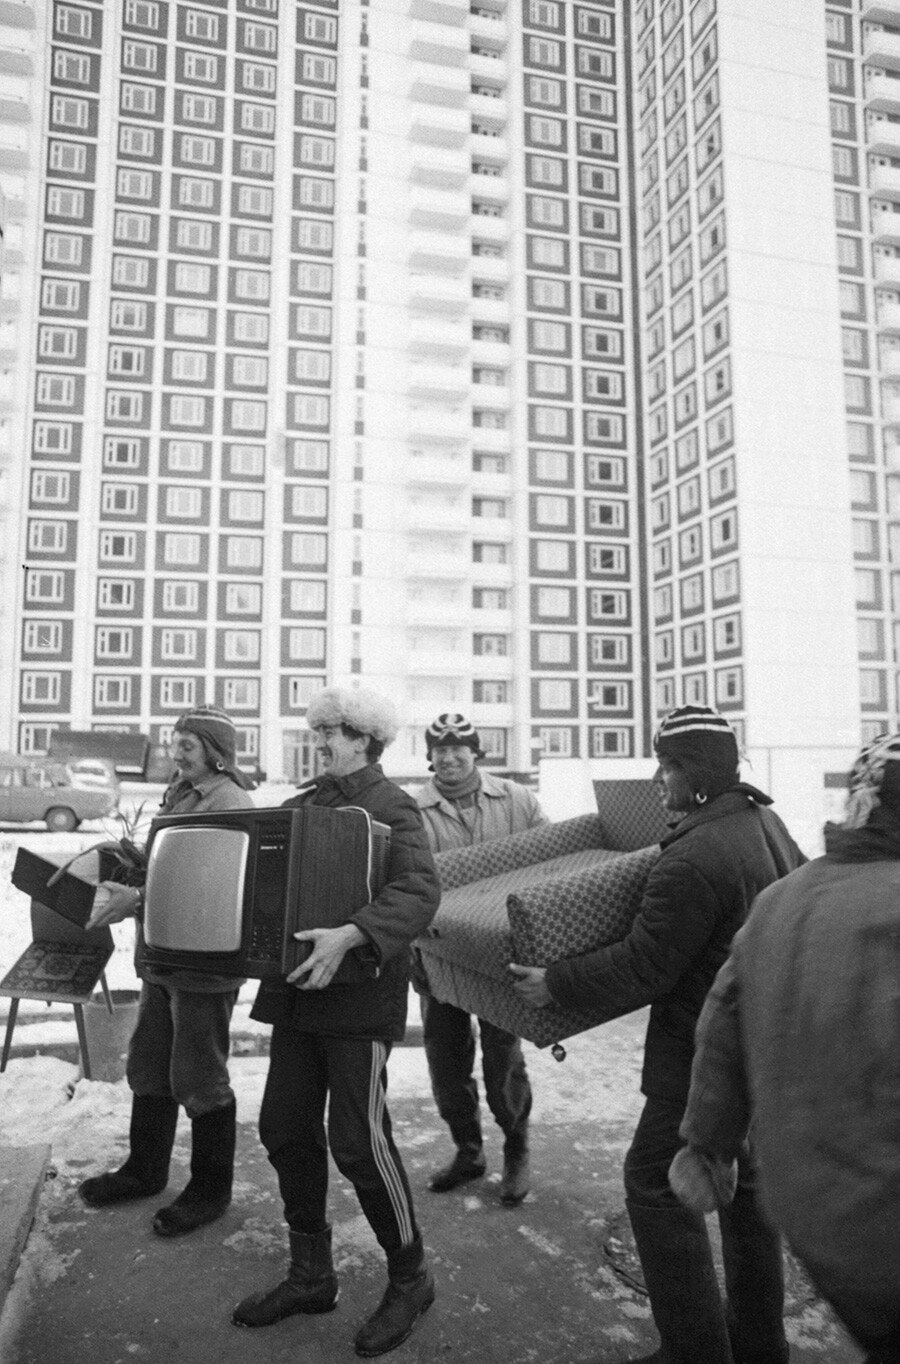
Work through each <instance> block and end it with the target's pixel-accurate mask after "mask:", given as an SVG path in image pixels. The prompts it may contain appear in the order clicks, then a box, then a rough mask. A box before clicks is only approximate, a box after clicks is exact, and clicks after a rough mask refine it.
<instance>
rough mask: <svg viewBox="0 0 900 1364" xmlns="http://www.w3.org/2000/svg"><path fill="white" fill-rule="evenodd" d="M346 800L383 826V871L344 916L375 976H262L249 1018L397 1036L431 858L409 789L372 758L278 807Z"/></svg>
mask: <svg viewBox="0 0 900 1364" xmlns="http://www.w3.org/2000/svg"><path fill="white" fill-rule="evenodd" d="M306 803H309V804H311V805H331V806H334V807H337V808H340V807H343V806H347V805H353V806H358V807H360V808H362V809H363V810H367V811H368V812H369V814H370V815H371V816H372V818H373V819H375V820H379V821H380V822H381V823H382V824H388V825H390V829H391V842H390V853H389V856H388V867H387V877H386V880H385V884H384V886H383V888H382V890H381V891H380V892H379V894H378V895H376V897H375V899H374V900H373V901H372V903H371V904H368V905H364V906H363V907H362V908H361V909H358V910H357V911H356V912H355V913H353V914H350V915H348V922H349V923H353V924H356V926H357V928H359V929H361V930H362V932H363V933H365V935H366V937H367V939H368V940H369V947H368V948H361V949H358V950H359V951H367V950H368V951H371V952H372V953H373V954H374V959H375V962H376V964H377V966H378V968H379V971H378V975H377V977H375V978H373V979H368V980H364V981H362V982H360V983H359V984H353V985H345V984H337V985H335V984H332V985H329V986H326V988H325V989H324V990H298V989H297V988H296V986H294V985H288V984H286V982H284V981H263V983H262V985H261V986H260V989H259V993H258V995H257V996H256V1002H255V1004H254V1005H253V1011H252V1017H253V1018H256V1019H259V1020H260V1021H261V1022H263V1023H289V1024H290V1025H291V1026H292V1027H295V1028H298V1029H300V1030H301V1031H302V1032H316V1033H328V1034H330V1035H332V1036H338V1037H357V1038H374V1039H381V1040H383V1041H386V1042H391V1041H393V1042H399V1041H401V1040H402V1038H403V1032H404V1029H405V1027H406V1006H407V999H408V995H409V952H408V950H407V949H408V947H409V945H410V943H411V942H412V940H413V938H416V937H418V935H419V934H420V933H423V932H424V931H425V929H426V928H427V927H428V925H429V924H430V923H431V920H432V918H433V917H434V912H435V910H436V909H437V907H438V903H439V901H440V898H441V893H440V883H439V881H438V874H437V871H436V869H435V865H434V858H433V857H432V855H431V851H430V849H429V847H428V839H427V837H426V834H425V829H424V828H423V825H422V817H421V815H420V814H419V811H418V808H417V806H416V803H415V801H414V800H413V798H412V796H408V795H407V794H406V792H405V791H403V790H402V789H401V787H399V786H397V785H396V783H395V782H392V781H390V780H389V779H388V778H387V777H386V776H385V775H384V772H383V771H382V770H381V767H380V766H379V765H378V763H370V764H369V765H368V766H366V767H363V768H360V769H359V771H357V772H351V773H350V774H349V775H348V776H346V777H331V776H329V775H328V774H327V773H326V774H325V775H324V776H322V777H317V778H316V779H315V780H314V781H312V782H309V783H308V784H307V785H306V786H305V787H302V788H301V790H300V792H299V793H298V795H296V796H294V797H292V799H291V800H288V801H285V805H286V806H293V805H303V804H306Z"/></svg>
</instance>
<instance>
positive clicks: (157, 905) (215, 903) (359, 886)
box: [144, 805, 390, 984]
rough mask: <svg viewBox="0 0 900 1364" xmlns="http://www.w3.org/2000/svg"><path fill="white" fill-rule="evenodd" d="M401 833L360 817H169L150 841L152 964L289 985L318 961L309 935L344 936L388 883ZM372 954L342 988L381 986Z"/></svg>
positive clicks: (293, 810) (361, 953) (349, 967)
mask: <svg viewBox="0 0 900 1364" xmlns="http://www.w3.org/2000/svg"><path fill="white" fill-rule="evenodd" d="M389 846H390V829H389V827H388V826H387V825H386V824H381V823H379V822H378V821H376V820H373V819H372V818H371V816H370V815H369V814H368V812H367V811H366V810H363V809H360V808H359V807H345V808H343V809H333V808H331V807H329V806H324V805H322V806H318V805H312V806H298V807H289V808H284V807H278V808H272V809H247V810H221V811H209V812H206V813H204V814H196V815H191V814H188V815H163V816H160V817H159V818H158V819H155V820H154V821H153V824H152V826H151V828H150V834H149V837H148V840H147V883H146V895H145V906H144V942H145V956H146V960H147V961H148V962H149V963H151V964H152V965H155V966H160V967H170V968H171V967H176V968H178V967H180V968H187V969H190V970H194V971H200V972H207V973H215V974H225V975H236V976H251V977H256V978H258V979H265V978H267V977H274V976H285V975H288V974H289V973H290V972H291V971H293V970H294V968H295V967H296V966H299V965H300V964H301V962H303V961H304V960H305V959H306V957H307V956H309V954H310V952H311V951H312V946H311V944H309V943H307V942H302V943H300V942H296V941H295V939H294V934H295V933H297V932H299V931H300V930H301V929H306V928H333V927H337V926H338V925H340V924H344V923H346V922H347V921H348V919H349V918H350V916H351V915H352V914H353V912H354V911H355V910H357V909H361V908H362V907H363V905H366V904H368V903H369V902H370V901H371V900H372V899H373V898H374V897H375V896H376V895H377V894H378V892H379V890H380V889H381V887H382V886H383V884H384V880H385V875H386V870H387V860H388V853H389ZM376 973H377V967H376V965H375V962H374V956H373V953H372V952H371V950H370V949H367V948H365V947H360V948H354V949H353V950H352V951H351V952H348V953H347V955H346V956H345V957H344V960H343V962H342V963H341V966H340V968H339V970H338V972H337V973H336V975H335V977H334V983H336V984H340V983H345V984H348V983H351V982H353V981H357V980H362V979H365V978H366V977H368V976H374V975H375V974H376Z"/></svg>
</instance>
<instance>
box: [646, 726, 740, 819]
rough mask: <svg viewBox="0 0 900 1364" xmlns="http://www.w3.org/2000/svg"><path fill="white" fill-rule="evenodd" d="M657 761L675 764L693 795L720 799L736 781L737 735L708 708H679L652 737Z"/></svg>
mask: <svg viewBox="0 0 900 1364" xmlns="http://www.w3.org/2000/svg"><path fill="white" fill-rule="evenodd" d="M653 748H654V751H655V753H656V756H657V757H658V758H668V759H669V760H670V761H671V762H674V763H677V764H678V766H679V767H680V768H681V769H682V771H683V772H684V774H685V776H686V777H687V779H688V782H689V783H690V787H691V790H692V791H693V792H694V794H695V795H700V796H706V797H713V796H720V795H721V794H722V792H723V791H727V790H728V788H729V787H730V786H733V785H734V784H735V782H736V781H737V780H738V765H739V763H740V754H739V752H738V742H737V736H736V734H735V732H734V730H733V729H732V728H731V725H730V724H729V723H728V721H727V720H726V719H725V717H724V715H719V713H718V711H715V710H711V709H710V707H709V706H680V707H679V708H678V710H673V711H671V712H670V713H669V714H668V715H667V716H666V718H665V719H664V720H663V722H662V724H661V725H660V727H659V729H658V730H657V731H656V734H655V735H654V737H653Z"/></svg>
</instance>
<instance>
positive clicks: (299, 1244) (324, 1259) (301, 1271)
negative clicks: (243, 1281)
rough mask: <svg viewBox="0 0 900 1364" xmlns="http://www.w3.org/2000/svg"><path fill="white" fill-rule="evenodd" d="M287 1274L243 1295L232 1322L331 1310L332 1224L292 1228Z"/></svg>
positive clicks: (267, 1321) (269, 1321)
mask: <svg viewBox="0 0 900 1364" xmlns="http://www.w3.org/2000/svg"><path fill="white" fill-rule="evenodd" d="M290 1240H291V1265H290V1269H289V1270H288V1274H287V1278H286V1279H283V1280H282V1281H281V1283H279V1284H276V1285H275V1287H274V1288H272V1289H270V1290H269V1292H268V1293H251V1294H250V1296H249V1297H247V1298H242V1299H241V1301H240V1302H239V1303H238V1305H237V1307H236V1308H235V1309H234V1311H233V1312H232V1314H231V1320H232V1322H233V1323H234V1325H235V1326H272V1325H273V1323H274V1322H276V1321H282V1320H283V1318H284V1317H291V1316H293V1315H294V1314H295V1313H296V1312H303V1313H306V1314H307V1315H312V1314H314V1313H316V1312H330V1311H331V1310H332V1308H333V1307H334V1306H335V1303H336V1302H337V1296H338V1282H337V1275H336V1274H335V1272H334V1264H333V1262H332V1259H331V1227H326V1228H325V1230H324V1231H320V1232H316V1234H315V1235H313V1236H307V1235H305V1234H304V1233H303V1232H302V1231H292V1232H291V1233H290Z"/></svg>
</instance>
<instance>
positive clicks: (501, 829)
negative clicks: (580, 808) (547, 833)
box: [416, 772, 549, 852]
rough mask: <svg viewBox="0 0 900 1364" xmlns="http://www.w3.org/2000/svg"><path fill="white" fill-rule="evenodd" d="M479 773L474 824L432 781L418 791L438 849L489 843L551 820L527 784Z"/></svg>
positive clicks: (420, 807)
mask: <svg viewBox="0 0 900 1364" xmlns="http://www.w3.org/2000/svg"><path fill="white" fill-rule="evenodd" d="M480 776H481V790H480V791H479V793H478V796H477V799H476V804H475V818H474V822H473V824H472V826H471V827H470V825H468V824H464V823H463V821H462V820H461V819H460V814H459V810H458V809H457V807H456V806H455V805H454V804H453V802H452V801H450V800H447V799H446V798H445V797H444V796H442V795H441V793H440V791H439V790H438V789H437V787H436V786H435V784H434V782H433V781H427V782H426V783H425V785H424V786H423V787H422V789H421V790H420V791H419V792H418V793H417V795H416V801H417V803H418V806H419V809H420V810H421V811H422V818H423V819H424V821H425V827H426V829H427V830H428V833H429V837H430V839H431V846H432V847H433V848H434V849H435V851H437V852H449V851H450V850H451V849H452V848H465V847H468V846H469V844H470V843H489V842H491V841H492V840H493V839H495V838H506V837H507V836H508V835H509V834H518V833H521V832H522V831H523V830H524V829H537V828H538V827H539V826H540V825H542V824H548V823H549V820H548V819H547V816H546V815H545V814H544V812H543V810H542V809H541V807H540V805H538V803H537V800H536V799H535V797H534V796H533V795H532V793H531V792H530V791H529V789H528V787H527V786H522V785H520V783H519V782H516V781H507V780H506V779H505V778H504V777H495V776H494V775H493V773H491V772H481V773H480Z"/></svg>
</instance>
